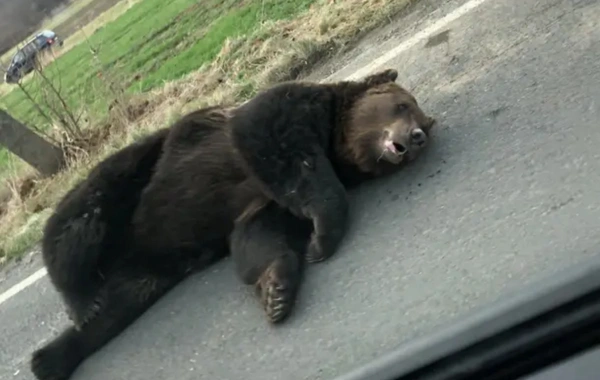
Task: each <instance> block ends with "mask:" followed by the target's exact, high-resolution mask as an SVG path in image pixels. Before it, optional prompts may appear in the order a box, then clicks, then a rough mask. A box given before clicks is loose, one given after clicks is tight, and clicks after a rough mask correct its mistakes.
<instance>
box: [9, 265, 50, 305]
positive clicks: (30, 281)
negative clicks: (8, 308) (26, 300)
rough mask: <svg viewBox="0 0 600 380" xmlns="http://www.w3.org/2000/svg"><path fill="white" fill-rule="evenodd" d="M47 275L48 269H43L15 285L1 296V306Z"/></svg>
mask: <svg viewBox="0 0 600 380" xmlns="http://www.w3.org/2000/svg"><path fill="white" fill-rule="evenodd" d="M45 275H46V268H41V269H38V270H37V271H35V272H34V273H33V274H32V275H31V276H29V277H27V278H26V279H24V280H23V281H21V282H19V283H18V284H16V285H13V286H12V287H11V288H10V289H8V290H7V291H5V292H4V293H2V294H0V305H2V304H3V303H4V302H6V301H8V300H9V299H10V298H12V297H14V296H15V295H17V294H19V292H21V291H22V290H24V289H26V288H27V287H29V286H30V285H33V284H35V283H36V281H37V280H39V279H40V278H42V277H44V276H45Z"/></svg>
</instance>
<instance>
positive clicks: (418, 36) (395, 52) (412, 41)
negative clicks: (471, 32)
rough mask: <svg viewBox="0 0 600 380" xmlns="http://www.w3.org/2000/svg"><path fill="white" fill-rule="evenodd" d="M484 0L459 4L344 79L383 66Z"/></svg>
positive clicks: (473, 0) (365, 73) (359, 75)
mask: <svg viewBox="0 0 600 380" xmlns="http://www.w3.org/2000/svg"><path fill="white" fill-rule="evenodd" d="M486 1H488V0H471V1H469V2H467V3H465V4H463V5H461V6H460V7H458V8H456V9H455V10H453V11H452V12H450V13H448V14H447V15H446V16H444V17H442V18H440V19H438V20H437V21H436V22H434V23H433V24H431V25H429V26H428V27H426V28H425V29H421V30H420V31H419V32H417V33H415V34H414V35H412V36H411V37H410V38H409V39H407V40H405V41H403V42H402V43H400V44H399V45H398V46H396V47H395V48H393V49H392V50H390V51H388V52H387V53H385V54H384V55H382V56H380V57H379V58H377V59H374V60H373V61H371V63H369V64H368V65H366V66H363V67H361V68H360V69H358V70H356V71H355V72H354V73H352V74H350V76H348V77H347V78H346V80H356V79H359V78H362V77H364V76H367V75H368V74H370V73H372V72H373V71H375V70H377V69H378V68H379V67H381V66H383V65H384V64H386V63H387V62H389V61H391V60H392V59H394V58H395V57H397V56H399V55H400V54H402V53H403V52H405V51H406V50H408V49H410V48H411V47H413V46H415V45H416V44H418V43H419V42H421V41H423V40H425V39H427V38H429V37H431V36H432V35H434V34H436V33H438V32H439V31H440V30H441V29H442V28H444V27H446V26H447V25H448V24H450V23H451V22H453V21H456V20H457V19H459V18H460V17H462V16H464V15H465V14H467V13H469V12H471V11H472V10H474V9H475V8H477V7H478V6H480V5H481V4H483V3H485V2H486ZM346 67H347V66H344V67H343V68H342V69H340V70H338V71H337V72H335V73H333V74H331V75H330V76H329V77H327V78H326V79H325V80H323V82H325V81H329V80H330V78H332V77H334V76H335V75H336V74H337V73H339V72H340V71H342V70H344V68H346Z"/></svg>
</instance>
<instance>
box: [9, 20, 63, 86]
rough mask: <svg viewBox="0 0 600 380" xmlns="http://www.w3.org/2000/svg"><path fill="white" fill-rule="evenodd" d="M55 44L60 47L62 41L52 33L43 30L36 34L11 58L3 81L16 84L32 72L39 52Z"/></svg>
mask: <svg viewBox="0 0 600 380" xmlns="http://www.w3.org/2000/svg"><path fill="white" fill-rule="evenodd" d="M57 44H58V45H59V46H62V45H63V41H62V40H61V39H60V38H58V36H57V35H56V33H54V32H53V31H51V30H44V31H42V32H40V33H38V34H37V35H36V36H35V37H33V39H31V40H30V41H28V42H27V43H26V44H25V46H23V47H22V48H20V49H19V50H18V51H17V53H16V54H15V55H14V56H13V58H12V59H11V61H10V64H9V66H8V68H7V69H6V73H5V74H4V81H5V82H6V83H17V82H18V81H19V79H21V78H23V77H24V76H25V75H27V74H29V73H30V72H32V71H33V69H34V67H35V61H36V58H37V54H38V53H39V52H41V51H43V50H47V49H51V48H52V47H53V46H55V45H57Z"/></svg>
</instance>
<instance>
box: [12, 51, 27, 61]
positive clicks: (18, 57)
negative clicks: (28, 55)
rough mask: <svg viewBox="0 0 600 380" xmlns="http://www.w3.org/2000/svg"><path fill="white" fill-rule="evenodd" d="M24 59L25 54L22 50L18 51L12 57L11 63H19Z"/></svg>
mask: <svg viewBox="0 0 600 380" xmlns="http://www.w3.org/2000/svg"><path fill="white" fill-rule="evenodd" d="M24 60H25V54H24V53H23V52H22V51H19V52H18V53H17V54H15V56H14V57H13V59H12V63H19V62H22V61H24Z"/></svg>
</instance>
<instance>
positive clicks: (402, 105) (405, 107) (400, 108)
mask: <svg viewBox="0 0 600 380" xmlns="http://www.w3.org/2000/svg"><path fill="white" fill-rule="evenodd" d="M406 110H408V105H406V104H405V103H399V104H396V112H404V111H406Z"/></svg>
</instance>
